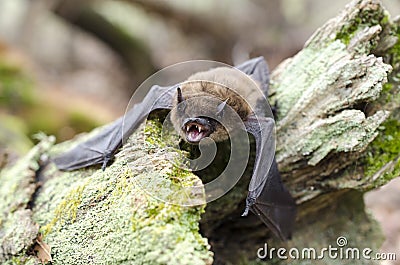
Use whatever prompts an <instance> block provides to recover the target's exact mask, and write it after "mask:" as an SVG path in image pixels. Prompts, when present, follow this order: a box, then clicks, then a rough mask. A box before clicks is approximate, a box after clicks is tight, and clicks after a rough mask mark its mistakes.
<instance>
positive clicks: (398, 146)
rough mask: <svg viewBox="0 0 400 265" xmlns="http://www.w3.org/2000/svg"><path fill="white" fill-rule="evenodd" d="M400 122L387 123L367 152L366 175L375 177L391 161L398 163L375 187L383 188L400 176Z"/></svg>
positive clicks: (391, 121)
mask: <svg viewBox="0 0 400 265" xmlns="http://www.w3.org/2000/svg"><path fill="white" fill-rule="evenodd" d="M399 154H400V122H399V121H397V120H394V119H390V120H387V121H385V122H384V123H383V124H382V126H381V129H380V133H379V135H378V136H377V137H376V138H375V140H374V141H373V142H372V143H371V144H370V146H369V147H368V149H367V151H366V158H365V164H366V166H365V175H366V176H367V177H371V176H373V175H374V174H375V173H377V172H378V171H379V170H380V169H381V168H382V167H383V166H385V165H386V164H387V163H389V162H391V161H396V159H397V162H396V163H395V165H394V167H393V170H390V171H389V172H385V173H384V175H383V176H382V177H380V178H379V179H378V180H377V181H376V183H375V186H376V187H378V186H382V185H383V184H385V183H387V182H388V181H389V180H391V179H393V178H394V177H397V176H399V175H400V160H399V159H398V158H399Z"/></svg>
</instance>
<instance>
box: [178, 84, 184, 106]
mask: <svg viewBox="0 0 400 265" xmlns="http://www.w3.org/2000/svg"><path fill="white" fill-rule="evenodd" d="M176 90H177V91H178V104H179V103H181V102H183V101H184V100H185V99H184V98H183V96H182V90H181V87H179V86H178V88H177V89H176Z"/></svg>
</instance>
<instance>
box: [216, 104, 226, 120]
mask: <svg viewBox="0 0 400 265" xmlns="http://www.w3.org/2000/svg"><path fill="white" fill-rule="evenodd" d="M227 101H228V99H226V100H225V101H224V102H222V103H221V104H219V105H218V107H217V113H216V116H217V118H218V119H222V116H224V110H225V107H226V102H227Z"/></svg>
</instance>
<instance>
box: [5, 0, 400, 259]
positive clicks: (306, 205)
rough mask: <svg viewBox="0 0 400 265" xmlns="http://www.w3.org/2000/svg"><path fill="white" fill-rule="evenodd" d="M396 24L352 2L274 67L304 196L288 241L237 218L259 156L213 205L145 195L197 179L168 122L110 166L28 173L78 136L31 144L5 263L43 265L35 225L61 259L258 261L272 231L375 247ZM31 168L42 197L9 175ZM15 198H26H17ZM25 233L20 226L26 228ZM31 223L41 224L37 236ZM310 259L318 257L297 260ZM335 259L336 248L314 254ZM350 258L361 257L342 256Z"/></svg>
mask: <svg viewBox="0 0 400 265" xmlns="http://www.w3.org/2000/svg"><path fill="white" fill-rule="evenodd" d="M399 33H400V30H399V26H398V24H397V21H396V20H394V21H391V19H390V17H389V14H388V13H387V11H385V10H384V8H383V7H382V6H381V3H380V2H379V1H377V0H355V1H353V2H351V3H350V4H349V5H348V6H347V7H346V8H345V9H344V10H343V12H342V13H341V14H339V15H338V16H337V17H335V18H333V19H331V20H329V21H328V22H327V23H326V24H325V25H323V26H322V27H321V28H319V29H318V30H317V31H316V32H315V34H314V35H313V36H312V37H311V38H310V39H309V41H308V42H307V43H306V44H305V46H304V49H303V50H302V51H300V52H299V53H298V54H297V55H296V56H294V57H293V58H290V59H287V60H286V61H284V62H283V63H282V64H281V65H280V66H278V67H277V68H276V69H275V70H274V71H273V73H272V81H271V95H270V101H271V102H272V104H274V103H275V102H276V103H277V105H278V121H277V144H276V146H277V148H276V149H277V155H276V157H277V160H278V163H279V167H280V171H281V172H282V175H283V179H284V182H285V183H286V185H287V187H288V188H289V190H290V191H291V193H292V194H293V196H294V197H295V199H296V201H297V203H298V220H297V224H296V229H295V232H294V237H293V239H292V240H291V241H289V242H277V241H275V240H274V239H273V238H271V235H270V233H269V231H268V229H267V228H266V227H265V226H264V225H263V224H261V222H260V221H259V220H258V219H257V218H256V216H254V215H253V216H249V217H248V218H240V212H241V211H242V210H243V205H244V199H245V197H246V190H247V185H248V180H249V176H250V174H251V163H250V165H249V167H248V169H247V170H246V173H245V176H244V177H243V178H242V180H241V181H240V182H239V183H238V185H236V186H235V188H234V189H233V190H232V191H231V192H229V193H228V194H227V195H226V196H224V197H222V198H220V199H219V200H217V201H214V202H212V203H210V204H208V205H207V207H206V211H205V213H203V211H204V209H203V207H200V206H199V207H194V208H186V207H178V206H173V205H168V204H165V203H162V202H160V201H157V200H155V199H153V198H151V197H150V196H148V195H147V194H146V193H144V192H143V190H142V189H140V184H143V183H147V184H146V185H149V187H150V188H151V187H152V188H157V189H161V190H162V191H163V192H165V193H164V195H165V196H172V195H173V194H174V193H173V192H172V191H173V185H174V184H173V183H174V181H176V178H177V177H178V178H179V179H180V181H179V183H181V184H182V183H183V185H192V184H193V183H195V182H197V181H199V179H198V178H197V176H195V175H193V174H189V173H187V172H181V171H179V170H177V169H176V168H174V166H173V163H172V162H168V161H172V160H173V159H178V160H179V159H180V158H181V157H182V155H184V154H183V153H182V152H181V151H178V150H173V149H171V148H167V147H166V146H165V145H163V143H162V142H161V141H160V140H159V138H157V137H158V136H159V133H160V132H159V127H157V125H155V124H154V123H150V124H147V125H146V129H145V130H144V131H142V130H138V131H137V132H135V133H134V134H133V135H132V136H131V137H130V142H129V144H128V145H126V146H125V147H124V148H123V150H122V151H121V153H120V154H119V155H118V156H117V158H116V160H115V162H114V164H112V165H111V166H110V167H108V168H107V169H106V171H104V172H102V171H101V170H100V169H97V168H90V169H84V170H79V171H75V172H72V173H61V172H58V171H57V170H56V168H55V167H54V165H52V164H50V165H48V166H47V167H46V168H45V169H44V170H42V171H40V172H39V173H37V174H36V176H33V177H32V174H28V173H26V172H32V167H31V166H27V165H31V164H32V163H33V164H34V165H35V167H33V170H34V171H36V170H37V169H38V162H37V161H39V158H40V157H41V156H42V155H43V154H54V153H57V152H61V151H62V150H65V149H66V148H68V146H69V145H73V144H76V142H77V141H80V140H79V139H78V140H75V142H74V141H72V142H71V143H64V144H61V145H57V146H54V147H51V148H50V147H49V146H48V144H47V145H46V144H45V143H48V142H49V139H47V140H46V139H44V140H43V142H42V143H41V144H39V146H38V147H36V149H34V150H36V151H32V152H33V153H34V154H35V155H32V152H31V154H30V156H29V157H28V158H24V159H23V160H21V162H19V166H17V165H15V166H14V167H11V168H9V169H4V170H3V171H1V175H0V180H1V181H2V183H7V184H6V185H4V184H2V187H18V188H17V189H18V190H21V192H22V194H24V195H21V196H22V197H20V195H12V194H14V193H13V192H14V191H12V189H11V188H9V189H6V188H4V193H3V192H2V193H1V194H2V195H3V194H4V195H3V197H4V198H5V199H4V200H2V202H1V203H0V205H1V209H2V216H1V219H0V220H1V221H0V235H2V241H1V242H0V243H1V245H0V246H1V248H0V250H2V252H0V260H1V261H2V262H9V263H10V261H11V260H13V259H19V260H23V261H25V262H27V261H29V262H33V263H34V262H35V257H34V255H33V254H32V251H31V249H32V245H33V242H34V239H35V235H36V234H37V228H35V225H34V223H37V224H39V225H40V232H41V233H42V234H44V240H45V241H46V243H47V244H49V245H50V246H52V247H53V250H52V258H53V261H54V264H67V263H68V264H87V263H96V262H109V263H110V264H120V263H121V264H122V263H129V262H134V263H135V262H136V263H137V264H211V263H212V260H213V254H212V253H211V252H210V251H209V249H208V248H209V244H210V245H211V246H212V251H213V252H214V261H215V262H214V263H215V264H217V263H229V262H230V263H233V264H237V263H238V262H242V264H250V263H252V260H253V262H254V264H256V263H255V261H254V260H255V259H256V255H257V250H258V249H259V248H260V247H263V246H264V243H265V242H267V240H268V245H269V246H272V247H277V246H281V245H283V246H285V247H287V248H290V247H298V248H302V247H316V248H317V249H318V248H319V249H321V248H323V247H328V245H333V246H334V247H337V246H338V245H337V242H336V240H337V238H339V237H340V236H344V237H346V239H347V241H348V245H349V246H352V247H357V248H359V249H363V248H366V247H368V248H371V249H373V250H374V251H377V250H378V248H379V246H380V243H381V240H382V235H381V233H380V230H379V228H378V226H377V224H376V223H375V222H374V221H373V220H371V219H370V216H368V214H366V213H365V211H364V205H363V199H362V196H363V193H364V192H365V191H367V190H370V189H373V188H376V187H378V186H381V185H383V184H385V183H386V182H388V181H389V180H390V179H392V178H394V177H397V176H398V175H399V172H400V171H399V170H400V162H399V160H400V155H399V154H400V144H399V143H400V122H399V115H400V114H399V105H400V96H399V88H398V84H397V82H398V80H399V79H398V78H397V75H398V72H399V58H400V57H399V47H400V42H399V37H398V36H399ZM94 133H96V131H94V132H92V133H90V134H89V135H91V134H94ZM86 137H88V136H86ZM157 139H158V140H157ZM43 145H46V146H47V147H46V148H44V149H43V148H41V146H43ZM221 147H222V148H223V146H221ZM37 150H42V151H37ZM167 158H168V159H167ZM171 158H173V159H171ZM217 159H223V158H218V157H217ZM127 163H134V165H135V166H134V167H130V168H131V170H133V171H131V170H126V164H127ZM213 171H214V172H216V171H218V169H216V168H211V169H209V170H208V171H204V172H200V173H199V177H204V176H207V175H209V174H212V172H213ZM26 174H28V175H29V181H28V182H29V183H30V184H31V185H33V187H34V189H33V191H34V192H32V187H31V186H29V187H30V188H29V189H26V188H25V187H26V185H24V183H25V184H26V181H27V179H28V178H26V177H24V178H12V177H11V176H14V175H18V176H23V175H26ZM39 182H40V183H41V187H40V188H38V187H37V184H38V183H39ZM138 185H139V186H138ZM201 194H202V193H201V192H200V195H201ZM13 196H16V197H13ZM17 197H18V198H25V200H24V201H23V202H21V203H17V204H15V200H10V198H17ZM27 201H28V202H27ZM13 207H14V208H13ZM21 211H22V212H23V211H28V213H27V214H25V213H22V212H21ZM5 213H7V214H5ZM16 214H22V215H23V216H24V219H21V220H25V219H26V220H28V221H27V222H24V224H25V226H23V227H21V226H20V225H19V224H18V223H12V220H14V219H15V218H16V216H17V215H16ZM201 214H202V216H201V220H200V215H201ZM199 223H200V226H201V233H202V235H201V234H200V232H199ZM11 224H12V226H10V225H11ZM26 224H29V225H26ZM10 227H12V229H11V228H10ZM14 231H23V232H21V233H19V232H18V233H17V234H18V235H19V236H18V237H15V236H16V235H15V233H16V232H14ZM26 231H31V232H30V233H28V234H29V236H26V234H27V233H26ZM14 237H15V238H22V239H23V241H22V243H18V244H17V243H11V244H10V240H7V239H9V238H14ZM204 237H207V238H208V242H209V243H207V240H206V239H205V238H204ZM28 238H29V239H28ZM13 242H16V241H13ZM10 246H12V247H10ZM276 262H278V261H276ZM301 262H305V263H306V262H308V261H307V260H303V261H298V260H296V264H302V263H301ZM335 262H337V261H335V260H334V259H329V258H327V257H326V258H325V259H322V260H318V261H315V262H314V261H313V263H315V264H335ZM346 262H348V264H356V263H357V262H358V261H357V260H341V262H340V263H341V264H347V263H346ZM360 264H375V263H374V261H372V260H370V261H366V260H360Z"/></svg>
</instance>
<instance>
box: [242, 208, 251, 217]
mask: <svg viewBox="0 0 400 265" xmlns="http://www.w3.org/2000/svg"><path fill="white" fill-rule="evenodd" d="M249 208H250V207H248V206H246V208H245V209H244V212H243V213H242V216H247V215H248V214H249Z"/></svg>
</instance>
